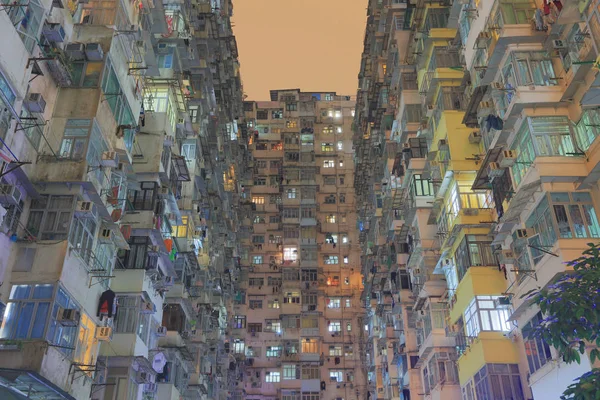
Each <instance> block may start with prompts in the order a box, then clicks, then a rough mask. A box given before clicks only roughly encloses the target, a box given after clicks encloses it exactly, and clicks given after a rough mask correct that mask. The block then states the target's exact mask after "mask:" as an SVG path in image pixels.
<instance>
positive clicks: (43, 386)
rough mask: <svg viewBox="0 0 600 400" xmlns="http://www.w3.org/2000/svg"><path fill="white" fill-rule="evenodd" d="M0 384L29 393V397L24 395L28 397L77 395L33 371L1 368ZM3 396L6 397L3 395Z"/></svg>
mask: <svg viewBox="0 0 600 400" xmlns="http://www.w3.org/2000/svg"><path fill="white" fill-rule="evenodd" d="M0 385H1V386H7V387H10V388H13V389H16V390H19V391H20V392H22V393H28V396H27V397H23V398H26V399H44V400H64V399H67V400H75V397H73V396H71V395H69V394H68V393H67V392H65V391H64V390H62V389H60V388H59V387H58V386H56V385H55V384H53V383H52V382H50V381H49V380H47V379H46V378H44V377H43V376H41V375H40V374H38V373H37V372H33V371H27V370H20V369H8V368H0ZM1 386H0V387H1ZM1 394H2V392H1V391H0V395H1ZM2 398H3V399H4V398H5V397H4V396H2ZM14 398H15V399H18V398H19V397H16V396H15V397H14Z"/></svg>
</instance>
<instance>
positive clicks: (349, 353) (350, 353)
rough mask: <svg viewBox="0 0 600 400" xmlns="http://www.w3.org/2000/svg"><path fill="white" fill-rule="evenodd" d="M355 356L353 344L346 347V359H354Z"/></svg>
mask: <svg viewBox="0 0 600 400" xmlns="http://www.w3.org/2000/svg"><path fill="white" fill-rule="evenodd" d="M353 355H354V349H353V348H352V345H351V344H347V345H344V357H352V356H353Z"/></svg>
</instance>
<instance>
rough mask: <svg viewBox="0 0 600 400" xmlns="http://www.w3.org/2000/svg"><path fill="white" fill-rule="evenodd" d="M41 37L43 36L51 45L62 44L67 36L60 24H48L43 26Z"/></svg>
mask: <svg viewBox="0 0 600 400" xmlns="http://www.w3.org/2000/svg"><path fill="white" fill-rule="evenodd" d="M42 35H44V38H46V40H47V41H49V42H53V43H62V42H64V41H65V38H66V36H67V34H66V33H65V30H64V29H63V27H62V25H61V24H51V23H49V22H46V23H45V24H44V28H43V29H42Z"/></svg>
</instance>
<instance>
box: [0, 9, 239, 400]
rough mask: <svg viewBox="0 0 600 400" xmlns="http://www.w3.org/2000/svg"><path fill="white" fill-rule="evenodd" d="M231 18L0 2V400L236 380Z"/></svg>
mask: <svg viewBox="0 0 600 400" xmlns="http://www.w3.org/2000/svg"><path fill="white" fill-rule="evenodd" d="M231 15H232V4H231V1H230V0H210V1H192V2H189V1H184V2H173V1H168V0H165V1H158V2H157V1H154V2H152V1H149V2H148V1H145V0H141V1H130V2H126V1H120V0H113V1H111V0H109V1H102V2H98V1H89V2H87V1H80V2H76V1H66V0H65V1H61V0H58V1H37V0H35V1H31V2H16V3H10V4H8V3H7V4H3V5H2V6H1V7H0V32H2V35H1V36H2V43H3V44H2V46H1V47H0V103H1V104H0V155H1V157H2V161H1V164H0V205H1V207H0V221H1V224H0V227H1V228H0V229H1V231H2V234H0V248H1V250H0V282H2V284H1V288H0V306H1V310H0V311H1V318H2V325H1V329H0V339H1V340H0V353H1V354H0V397H1V398H5V397H9V396H10V398H13V397H12V395H15V396H16V395H17V394H18V393H19V392H21V393H25V394H26V395H27V396H30V397H31V398H53V399H54V398H56V399H58V398H61V399H82V400H83V399H90V398H91V399H95V400H117V399H118V400H125V399H127V400H133V399H145V400H147V399H148V400H149V399H176V398H177V399H190V400H191V399H227V398H228V396H229V393H230V392H231V389H233V388H234V387H235V385H236V383H237V380H238V378H239V376H240V374H241V373H242V369H241V368H242V367H243V366H242V365H238V364H237V363H236V362H235V359H233V357H232V356H231V355H230V354H228V351H229V350H228V343H229V339H228V337H227V335H228V334H229V332H230V331H229V329H228V326H227V324H228V321H229V318H230V313H231V312H232V311H233V310H232V307H233V300H234V294H235V293H236V292H237V290H236V287H235V286H236V282H237V281H238V276H237V271H238V269H237V268H236V266H237V264H238V263H237V260H238V255H239V249H238V247H237V245H238V243H239V241H238V239H237V231H238V226H239V223H238V221H240V220H241V219H242V216H241V215H238V209H239V208H238V207H237V204H238V203H239V201H240V193H239V192H240V189H241V185H240V181H239V179H238V176H239V174H240V172H241V171H244V170H245V169H246V166H245V164H246V162H247V151H246V147H247V146H246V143H247V138H246V137H245V132H244V130H243V129H241V128H242V127H241V126H240V125H238V119H239V118H240V117H241V116H242V114H243V110H242V88H241V79H240V76H239V64H238V61H237V47H236V41H235V37H234V36H233V34H232V31H231V23H230V17H231ZM9 391H10V392H12V395H9V394H4V393H5V392H9Z"/></svg>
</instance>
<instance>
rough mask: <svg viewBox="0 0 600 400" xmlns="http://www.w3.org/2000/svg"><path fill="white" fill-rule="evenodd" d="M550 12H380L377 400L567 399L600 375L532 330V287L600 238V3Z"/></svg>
mask: <svg viewBox="0 0 600 400" xmlns="http://www.w3.org/2000/svg"><path fill="white" fill-rule="evenodd" d="M551 3H552V4H548V2H541V1H539V2H538V1H529V0H525V1H521V0H513V1H475V0H472V1H469V0H466V1H439V2H432V1H421V0H393V1H385V0H384V1H370V2H369V6H368V20H367V27H366V33H365V42H364V51H363V56H362V63H361V71H360V74H359V91H358V95H357V108H356V119H355V134H354V145H355V150H356V171H355V177H356V182H355V186H356V201H357V209H358V213H359V227H360V230H361V231H360V237H361V246H362V256H361V262H362V268H363V274H364V275H365V290H364V296H363V301H364V302H365V305H366V306H367V313H368V317H367V321H368V322H367V325H368V328H369V333H368V335H369V343H368V344H367V348H368V349H369V357H370V358H369V362H370V364H369V381H370V382H372V384H371V386H370V392H371V397H372V398H378V399H461V398H462V399H477V400H483V399H499V398H502V399H505V398H512V399H531V398H534V399H558V398H559V397H560V394H561V393H562V392H563V391H564V390H565V389H566V387H567V386H568V385H569V384H570V383H572V381H573V379H575V378H576V377H578V376H580V375H581V374H583V373H585V372H587V371H589V370H590V368H591V367H592V365H590V361H589V358H588V357H586V356H585V355H584V356H583V357H582V361H581V364H569V365H566V364H565V363H564V362H563V361H562V359H561V358H560V357H559V356H558V355H557V353H556V351H555V349H553V348H552V347H551V346H550V345H549V344H547V343H545V342H543V341H541V340H530V339H527V338H526V337H525V338H524V336H523V331H524V330H527V329H530V328H531V327H533V326H535V325H536V324H539V321H540V320H541V318H542V314H541V313H540V310H539V309H538V308H537V307H535V306H533V305H532V304H530V303H529V302H527V301H526V300H524V299H522V295H523V293H526V292H527V291H529V290H531V289H534V288H537V287H547V286H548V285H551V284H552V283H553V282H555V280H556V279H557V278H559V277H560V276H563V275H564V274H566V273H569V270H570V267H569V266H568V265H567V264H566V262H567V261H570V260H572V259H575V258H577V257H579V256H580V255H581V253H582V251H583V250H584V249H585V248H586V247H587V245H586V243H588V242H593V241H594V240H595V238H597V237H598V223H597V213H596V209H597V205H598V201H599V200H600V197H599V195H600V193H599V192H598V176H597V175H596V172H595V171H596V169H597V168H598V166H597V154H598V151H597V149H596V147H597V146H598V141H597V140H596V137H597V136H598V133H597V132H598V129H597V123H596V122H594V121H596V120H597V118H598V116H597V108H598V98H599V97H598V96H597V95H598V93H597V90H598V89H597V82H596V81H597V79H596V75H597V67H596V59H597V57H598V55H599V50H600V48H599V45H600V43H599V42H598V37H600V32H598V26H599V25H598V21H599V19H598V18H599V17H600V15H599V14H598V7H599V6H600V3H598V1H594V0H590V1H579V2H565V1H556V2H551ZM386 349H387V350H386ZM386 353H387V354H386ZM390 385H391V386H390Z"/></svg>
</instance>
